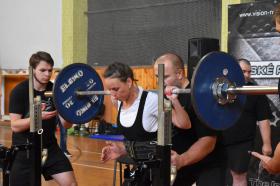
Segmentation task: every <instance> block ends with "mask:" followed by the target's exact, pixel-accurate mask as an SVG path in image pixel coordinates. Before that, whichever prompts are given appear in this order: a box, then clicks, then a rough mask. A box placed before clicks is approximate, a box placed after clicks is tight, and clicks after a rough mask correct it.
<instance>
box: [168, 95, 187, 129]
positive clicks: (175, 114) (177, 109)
mask: <svg viewBox="0 0 280 186" xmlns="http://www.w3.org/2000/svg"><path fill="white" fill-rule="evenodd" d="M171 102H172V105H173V109H172V123H174V125H175V126H176V127H178V128H181V129H189V128H191V120H190V117H189V115H188V113H187V112H186V111H185V110H184V107H182V105H181V104H180V102H179V100H178V99H177V98H175V99H173V100H172V101H171Z"/></svg>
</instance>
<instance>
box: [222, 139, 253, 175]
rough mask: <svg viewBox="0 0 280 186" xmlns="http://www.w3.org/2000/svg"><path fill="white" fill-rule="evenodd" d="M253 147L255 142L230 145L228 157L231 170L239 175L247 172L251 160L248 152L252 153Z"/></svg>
mask: <svg viewBox="0 0 280 186" xmlns="http://www.w3.org/2000/svg"><path fill="white" fill-rule="evenodd" d="M253 147H254V141H245V142H241V143H238V144H234V145H228V146H227V147H226V155H227V164H228V167H229V169H230V170H232V171H234V172H237V173H245V172H247V171H248V166H249V162H250V158H251V156H250V155H249V154H248V151H252V149H253Z"/></svg>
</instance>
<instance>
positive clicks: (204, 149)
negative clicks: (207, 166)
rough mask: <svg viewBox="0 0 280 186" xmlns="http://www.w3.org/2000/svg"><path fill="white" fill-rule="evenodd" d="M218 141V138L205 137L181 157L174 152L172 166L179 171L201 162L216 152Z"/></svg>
mask: <svg viewBox="0 0 280 186" xmlns="http://www.w3.org/2000/svg"><path fill="white" fill-rule="evenodd" d="M216 141H217V137H216V136H204V137H201V138H199V139H198V140H197V141H196V142H195V143H194V144H193V145H192V146H191V147H190V148H189V149H188V150H187V151H186V152H184V153H183V154H181V155H178V154H177V153H175V152H174V151H173V152H172V157H171V161H172V164H173V165H176V167H177V169H180V168H181V167H184V166H189V165H192V164H194V163H197V162H199V161H201V160H202V159H203V158H205V157H206V156H207V155H208V154H209V153H211V152H212V151H213V150H214V148H215V144H216Z"/></svg>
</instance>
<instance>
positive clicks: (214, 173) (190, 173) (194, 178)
mask: <svg viewBox="0 0 280 186" xmlns="http://www.w3.org/2000/svg"><path fill="white" fill-rule="evenodd" d="M194 183H196V185H199V186H209V185H211V186H212V185H215V186H224V169H222V168H221V166H220V165H218V164H217V165H211V164H206V165H198V166H196V165H192V166H189V167H183V168H181V169H180V170H179V171H178V172H177V176H176V179H175V182H174V184H173V186H182V185H183V186H192V185H193V184H194Z"/></svg>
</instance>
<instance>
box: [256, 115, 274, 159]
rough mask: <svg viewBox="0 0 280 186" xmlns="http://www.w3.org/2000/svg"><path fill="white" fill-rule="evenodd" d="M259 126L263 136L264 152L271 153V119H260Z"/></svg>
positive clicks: (265, 153)
mask: <svg viewBox="0 0 280 186" xmlns="http://www.w3.org/2000/svg"><path fill="white" fill-rule="evenodd" d="M259 128H260V132H261V136H262V142H263V146H262V153H263V154H264V155H270V154H271V153H272V147H271V135H270V134H271V129H270V122H269V120H267V119H266V120H262V121H259Z"/></svg>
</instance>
